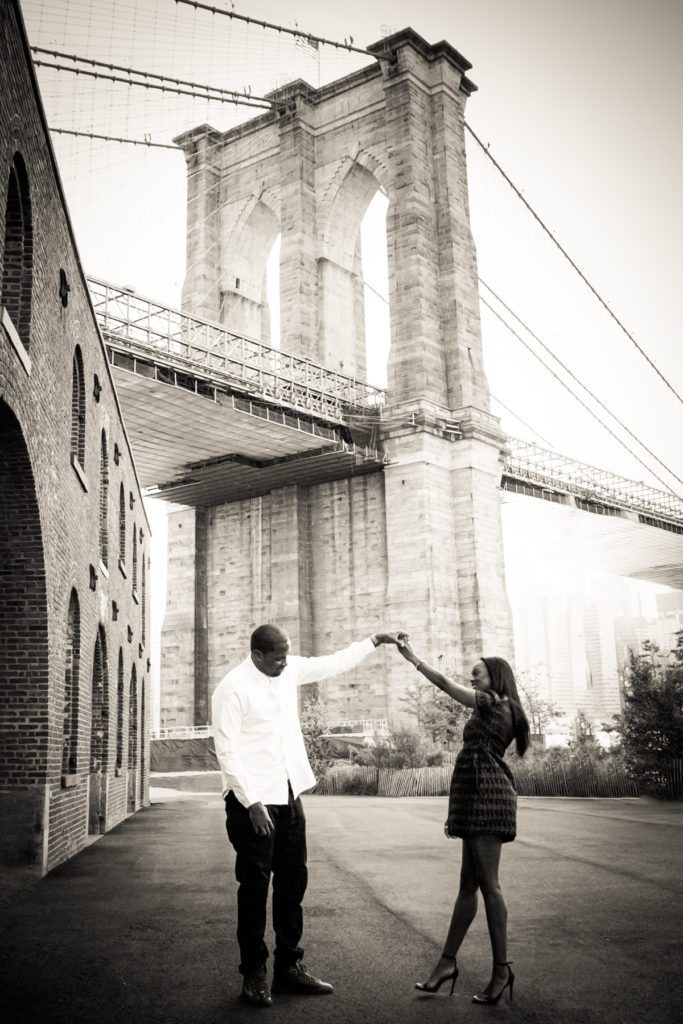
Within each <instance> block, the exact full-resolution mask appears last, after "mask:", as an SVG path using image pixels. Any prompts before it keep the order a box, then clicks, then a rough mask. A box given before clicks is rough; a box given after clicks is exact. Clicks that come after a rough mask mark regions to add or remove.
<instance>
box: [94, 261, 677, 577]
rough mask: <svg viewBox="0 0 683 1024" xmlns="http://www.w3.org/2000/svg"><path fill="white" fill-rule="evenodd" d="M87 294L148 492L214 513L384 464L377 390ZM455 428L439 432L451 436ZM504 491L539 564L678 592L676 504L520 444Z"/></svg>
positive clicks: (120, 300)
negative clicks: (580, 567) (581, 567)
mask: <svg viewBox="0 0 683 1024" xmlns="http://www.w3.org/2000/svg"><path fill="white" fill-rule="evenodd" d="M89 285H90V291H91V296H92V300H93V305H94V308H95V313H96V315H97V317H98V321H99V324H100V328H101V330H102V333H103V336H104V339H105V343H106V345H107V350H108V353H109V359H110V363H111V366H112V371H113V375H114V380H115V383H116V387H117V391H118V395H119V399H120V402H121V405H122V409H123V416H124V421H125V423H126V428H127V430H128V433H129V436H130V439H131V443H132V446H133V451H134V453H135V461H136V466H137V469H138V474H139V476H140V480H141V483H142V485H143V487H145V488H146V491H147V493H148V494H149V495H153V496H155V497H159V498H163V499H165V500H166V501H170V502H174V503H177V504H180V505H190V506H209V505H215V504H219V503H222V502H228V501H235V500H238V499H240V498H249V497H255V496H257V495H259V494H265V493H267V492H268V491H270V490H272V489H274V488H276V487H282V486H284V485H286V484H295V483H300V484H316V483H322V482H324V481H328V480H336V479H343V478H346V477H349V476H353V475H357V474H359V473H367V472H376V471H379V470H381V469H382V468H383V467H384V465H386V459H385V456H384V454H383V453H382V447H381V428H382V409H383V407H384V404H385V394H384V392H383V391H381V390H380V389H378V388H374V387H372V386H371V385H368V384H367V383H365V382H363V381H359V380H357V379H355V378H353V377H348V376H345V375H344V374H341V373H337V372H335V371H331V370H327V369H325V367H322V366H320V365H319V364H317V363H315V362H313V361H312V360H309V359H303V358H300V357H297V356H292V355H290V354H288V353H285V352H281V351H279V350H278V349H274V348H272V347H270V346H268V345H265V344H263V343H262V342H260V341H257V340H255V339H252V338H246V337H243V336H241V335H236V334H234V333H232V332H231V331H229V330H227V329H226V328H225V327H223V326H221V325H219V324H212V323H209V322H208V321H205V320H201V319H199V318H197V317H192V316H189V315H188V314H186V313H183V312H181V311H180V310H175V309H171V308H169V307H167V306H163V305H160V304H159V303H156V302H154V301H153V300H152V299H148V298H145V297H143V296H140V295H137V294H136V293H134V292H133V291H132V290H130V289H126V288H120V287H117V286H115V285H111V284H108V283H106V282H103V281H99V280H97V279H95V278H90V279H89ZM457 427H458V424H457V423H448V424H444V430H445V431H447V433H448V434H449V436H451V437H457V436H458V434H457ZM501 486H502V488H503V489H504V491H505V499H504V500H505V502H506V505H507V507H508V511H506V515H508V516H509V517H516V518H517V519H518V520H522V519H523V520H525V521H526V523H527V525H528V529H527V536H528V537H529V543H530V544H531V545H532V546H533V552H532V553H533V554H534V556H535V557H539V556H540V555H541V554H543V553H545V555H546V557H547V558H548V559H550V560H551V561H552V560H555V561H557V560H558V559H559V560H560V561H561V559H562V557H564V558H566V559H568V560H569V561H571V562H572V563H573V564H577V563H583V564H585V565H589V566H590V567H591V568H593V569H597V570H600V571H604V572H609V573H616V574H618V575H624V576H633V577H635V578H639V579H644V580H649V581H651V582H655V583H661V584H665V585H667V586H672V587H678V588H683V500H681V499H680V498H676V497H675V496H673V495H670V494H666V493H665V492H662V491H658V490H655V489H654V488H650V487H647V486H645V485H643V484H641V483H637V482H635V481H630V480H625V479H623V478H621V477H617V476H615V475H614V474H611V473H608V472H605V471H604V470H599V469H596V468H595V467H592V466H587V465H584V464H582V463H578V462H575V461H572V460H569V459H567V458H564V457H563V456H562V455H559V454H558V453H556V452H551V451H548V450H546V449H543V448H540V447H538V446H537V445H534V444H529V443H527V442H524V441H519V440H516V439H514V438H509V439H508V452H507V456H506V459H505V463H504V467H503V474H502V478H501ZM537 499H543V505H541V503H540V502H539V501H538V500H537ZM550 506H553V507H552V509H551V508H550ZM599 517H600V518H599Z"/></svg>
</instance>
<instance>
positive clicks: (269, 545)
mask: <svg viewBox="0 0 683 1024" xmlns="http://www.w3.org/2000/svg"><path fill="white" fill-rule="evenodd" d="M371 49H375V50H376V52H377V53H381V54H383V55H384V57H385V58H388V59H383V60H380V61H378V62H377V63H376V64H374V65H371V66H369V67H366V68H364V69H363V70H361V71H358V72H356V73H354V74H352V75H350V76H348V77H346V78H344V79H340V80H339V81H337V82H333V83H331V84H329V85H325V86H323V87H322V88H319V89H314V88H312V87H311V86H309V85H308V84H307V83H305V82H302V81H296V82H293V83H290V84H289V85H287V86H283V87H281V88H280V89H278V90H276V91H275V92H274V93H273V94H272V96H273V98H274V99H275V100H277V101H278V103H279V104H280V108H279V109H278V110H274V111H272V112H267V113H266V114H264V115H262V116H260V117H258V118H255V119H254V120H252V121H249V122H247V123H245V124H243V125H240V126H239V127H236V128H234V129H231V130H230V131H228V132H225V133H220V132H217V131H215V130H214V129H212V128H211V127H209V126H208V125H203V126H200V127H198V128H196V129H193V130H192V131H190V132H187V133H186V134H185V135H183V136H180V137H179V139H178V140H177V141H178V143H179V145H181V146H182V148H183V149H184V151H185V154H186V159H187V165H188V172H189V181H190V186H189V188H190V194H189V200H188V223H187V233H188V267H189V268H190V269H189V270H188V273H187V277H186V280H185V285H184V296H183V297H184V303H185V306H186V308H187V309H188V310H190V311H192V312H196V313H203V314H204V315H206V316H209V317H212V318H214V319H220V320H221V321H222V322H223V323H224V324H226V325H227V326H228V327H231V328H232V329H234V330H236V331H239V330H240V329H244V330H246V329H247V327H249V331H250V332H254V331H258V330H259V325H261V334H260V337H261V338H262V339H263V340H265V341H268V337H267V335H266V334H265V325H266V324H267V323H268V317H267V315H266V313H265V307H267V299H266V293H265V288H266V285H265V280H266V276H265V269H266V262H267V259H268V255H269V253H270V250H271V247H272V245H273V242H274V241H275V238H276V237H277V235H278V233H279V234H280V235H281V255H280V300H281V301H280V307H281V322H282V336H281V345H282V348H283V349H285V350H287V351H291V352H293V353H296V354H301V355H306V356H309V357H311V358H313V359H315V360H317V361H319V362H321V363H323V365H325V366H327V367H328V368H330V369H338V370H341V371H343V372H344V373H349V374H357V375H358V376H360V377H363V376H364V374H365V367H366V356H365V333H364V318H363V313H362V303H360V302H359V295H360V294H362V277H361V263H360V248H359V245H360V241H359V240H360V225H361V221H362V219H363V216H364V214H365V211H366V210H367V207H368V205H369V203H370V201H371V200H372V198H373V196H374V195H375V194H376V192H377V190H378V189H380V188H381V189H383V190H384V192H385V193H386V195H387V197H388V200H389V205H388V212H387V253H388V263H389V299H390V330H391V348H390V353H389V361H388V390H387V404H386V407H385V409H384V410H383V413H382V422H381V427H380V443H381V444H382V445H383V447H384V450H385V453H386V455H387V456H388V460H389V461H388V464H387V465H386V467H385V468H384V469H380V470H379V471H378V472H376V473H374V474H370V475H366V476H358V477H354V476H353V475H352V476H350V478H349V479H347V480H343V481H338V482H336V483H326V484H319V485H316V486H314V487H298V486H291V487H286V488H282V489H280V490H277V491H272V492H270V493H264V494H263V495H261V496H259V497H258V498H253V499H250V500H249V501H241V502H235V503H233V504H230V505H222V506H218V507H215V508H211V509H209V510H207V511H208V517H207V520H206V529H205V533H203V534H202V545H201V551H200V557H201V559H202V564H203V565H205V580H206V586H205V587H202V590H201V595H199V596H198V591H197V587H196V584H195V580H194V568H193V565H192V561H193V559H196V557H197V555H196V552H195V553H194V554H193V552H192V550H191V542H190V539H189V534H183V535H182V537H181V530H180V529H179V528H176V526H175V525H171V527H170V531H169V533H170V536H171V537H172V538H173V540H172V543H171V554H170V559H171V562H170V574H169V593H170V594H171V595H172V597H171V598H170V600H171V604H170V605H169V614H168V620H167V628H166V632H167V633H168V638H169V641H170V639H171V634H173V643H174V644H175V645H176V647H177V654H176V655H175V656H173V657H171V655H170V654H169V653H167V655H166V657H167V659H168V664H167V665H165V666H162V668H163V671H162V715H165V716H167V718H168V720H169V721H170V720H171V719H172V718H173V719H174V721H175V722H176V723H177V724H179V725H181V724H188V725H189V724H193V720H192V714H193V713H194V712H193V709H195V711H196V708H197V707H198V706H199V703H198V702H197V700H196V699H195V700H194V701H192V700H191V699H190V696H189V695H190V694H191V693H192V692H193V687H194V675H195V672H196V668H197V666H196V664H195V661H196V656H195V655H193V653H192V652H193V651H196V650H200V651H202V652H204V653H202V657H205V658H206V659H207V663H206V665H205V666H203V671H204V678H206V680H207V686H208V688H209V689H212V688H213V687H214V686H215V685H216V684H217V683H218V682H219V681H220V679H221V677H222V675H223V674H224V672H225V671H227V669H228V668H230V667H231V666H232V665H234V664H235V662H236V661H237V660H239V659H241V658H242V657H244V656H245V654H246V652H247V649H248V638H249V633H250V632H251V630H252V629H253V628H254V627H255V626H256V625H258V624H259V623H260V622H263V621H275V622H278V623H279V624H280V625H282V626H283V627H284V628H286V629H287V630H288V631H289V634H290V637H291V640H292V649H293V651H294V652H295V653H301V654H322V653H326V652H328V651H331V650H334V649H337V648H339V647H342V646H344V645H345V644H347V643H349V642H351V641H352V640H354V639H358V638H360V637H362V636H363V635H366V634H367V633H370V632H372V631H373V630H375V629H378V628H389V627H394V628H396V627H399V626H402V627H405V628H407V629H408V630H409V632H410V633H411V635H412V636H413V638H414V640H415V643H416V646H417V648H418V650H419V651H420V654H421V656H423V657H425V658H426V659H427V660H429V661H431V662H432V663H434V664H436V665H438V666H440V667H441V668H442V669H443V670H444V671H445V672H446V673H454V674H457V673H460V672H466V671H467V670H468V669H469V666H470V664H471V663H472V661H473V660H476V658H477V657H479V656H480V655H481V654H482V653H483V654H486V653H489V654H493V653H496V654H500V655H503V656H506V657H511V655H512V639H511V637H512V633H511V618H510V609H509V605H508V600H507V595H506V589H505V578H504V570H503V554H502V532H501V512H500V493H501V492H500V473H501V453H502V447H503V445H504V437H503V435H502V433H501V431H500V427H499V424H498V421H497V420H496V419H495V418H494V417H493V416H492V415H491V413H490V408H489V391H488V384H487V381H486V376H485V373H484V369H483V360H482V347H481V330H480V322H479V296H478V289H477V261H476V252H475V247H474V243H473V239H472V233H471V228H470V218H469V205H468V191H467V190H468V186H467V167H466V155H465V136H464V116H465V103H466V100H467V97H468V96H469V95H470V93H471V92H472V90H473V89H474V88H475V87H474V86H473V84H472V83H471V82H470V81H469V79H468V78H467V76H466V72H467V70H468V69H469V64H468V63H467V61H465V60H464V58H463V57H462V56H461V55H460V54H459V53H458V52H457V51H456V50H454V49H453V48H452V47H451V46H450V45H449V44H448V43H439V44H436V45H430V44H428V43H427V42H425V40H423V39H422V38H421V37H420V36H418V35H417V34H416V33H415V32H413V31H412V30H411V29H406V30H403V31H401V32H398V33H396V34H394V35H393V36H390V37H388V38H387V39H384V40H382V41H380V43H377V44H375V47H371ZM216 225H218V226H219V228H220V230H219V232H218V236H217V228H216ZM191 515H192V513H188V512H178V513H177V514H175V515H174V516H173V517H172V520H171V521H172V523H173V522H174V521H176V522H177V523H178V525H179V524H180V522H181V521H182V522H183V524H184V523H185V522H187V528H188V529H190V530H191V525H190V520H191ZM183 528H185V527H183ZM202 571H204V570H202ZM196 600H203V601H205V602H206V609H205V618H202V616H201V615H198V614H197V611H196V609H194V602H195V601H196ZM180 609H183V613H182V615H181V613H180ZM181 618H182V623H181ZM198 621H202V622H205V623H206V630H207V638H206V644H205V645H202V644H199V645H198V644H197V637H196V636H195V630H196V626H195V623H196V622H198ZM180 626H182V628H180V629H179V627H180ZM413 681H414V676H413V675H412V674H411V673H410V670H409V669H408V668H407V666H406V665H405V663H404V662H402V661H401V660H400V659H398V658H396V657H395V656H394V657H393V658H392V657H391V656H390V654H387V653H386V652H385V651H381V652H379V653H378V654H377V655H375V656H373V657H372V658H369V659H368V661H367V662H366V663H365V664H364V665H362V666H361V667H360V668H359V669H357V670H356V671H355V672H353V673H351V674H350V675H349V677H348V678H341V679H339V680H334V681H331V682H328V683H327V684H326V685H325V686H324V687H322V688H321V689H322V690H323V692H324V696H325V697H326V699H327V702H328V705H329V712H330V717H331V718H332V719H348V718H354V717H388V718H398V717H400V716H401V715H402V708H403V707H404V705H402V703H401V696H402V695H403V693H404V692H405V689H406V687H407V686H408V685H410V684H411V683H412V682H413ZM183 715H185V717H184V718H183ZM162 724H163V723H162ZM196 724H202V723H200V722H196Z"/></svg>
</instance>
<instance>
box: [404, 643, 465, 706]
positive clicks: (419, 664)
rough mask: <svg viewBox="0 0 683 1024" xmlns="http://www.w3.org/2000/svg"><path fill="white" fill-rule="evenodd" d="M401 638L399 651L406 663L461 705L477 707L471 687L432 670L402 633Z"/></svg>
mask: <svg viewBox="0 0 683 1024" xmlns="http://www.w3.org/2000/svg"><path fill="white" fill-rule="evenodd" d="M399 638H400V639H401V643H400V644H399V647H398V649H399V651H400V652H401V654H402V655H403V657H404V658H405V659H406V661H409V662H410V664H411V665H414V666H415V668H416V669H417V670H418V672H420V673H421V675H423V676H424V677H425V679H428V680H429V682H430V683H433V684H434V686H437V687H438V688H439V689H440V690H443V692H444V693H447V694H448V696H449V697H452V698H453V700H457V701H458V702H459V703H460V704H464V705H465V707H468V708H473V707H474V706H475V703H476V701H475V693H474V690H473V689H472V687H471V686H463V685H462V683H456V682H455V680H454V679H449V678H448V676H445V675H443V674H442V673H441V672H438V671H437V670H436V669H435V668H432V666H431V665H428V664H427V662H426V661H422V660H421V659H420V658H418V656H417V655H416V654H415V651H414V650H413V648H412V647H411V646H410V643H409V642H408V640H407V638H404V637H403V636H402V634H400V633H399Z"/></svg>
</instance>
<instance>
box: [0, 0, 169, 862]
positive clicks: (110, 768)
mask: <svg viewBox="0 0 683 1024" xmlns="http://www.w3.org/2000/svg"><path fill="white" fill-rule="evenodd" d="M0 272H1V276H2V294H1V296H0V318H1V327H0V575H1V577H2V583H1V586H0V817H1V819H2V826H1V829H0V863H1V864H3V865H17V866H29V867H32V868H33V869H34V870H35V871H36V872H37V873H43V874H44V873H45V872H47V871H49V870H50V869H51V868H53V867H55V866H56V865H57V864H59V863H60V862H62V861H64V860H65V859H67V858H68V857H70V856H72V855H73V854H74V853H76V852H77V851H78V850H80V849H81V848H82V847H83V846H84V845H85V844H86V843H87V842H88V837H89V835H92V834H97V833H101V832H105V831H107V830H108V829H110V828H112V827H113V826H114V825H115V824H117V823H118V822H119V821H121V820H122V819H123V818H124V817H125V816H126V815H127V814H129V813H130V812H132V811H134V810H136V809H137V808H139V807H141V806H143V805H144V804H145V803H147V802H148V765H149V757H148V749H149V747H148V720H149V703H150V702H149V659H148V634H149V623H148V608H147V607H146V606H147V605H148V604H149V602H148V601H147V599H146V589H147V581H148V578H149V556H148V552H149V546H150V545H149V532H150V531H149V524H148V521H147V518H146V516H145V511H144V508H143V503H142V498H141V492H140V487H139V484H138V480H137V477H136V472H135V467H134V464H133V459H132V455H131V450H130V445H129V443H128V438H127V436H126V432H125V428H124V425H123V422H122V419H121V411H120V408H119V403H118V400H117V396H116V393H115V391H114V386H113V383H112V377H111V373H110V370H109V365H108V362H107V356H106V351H105V348H104V345H103V342H102V338H101V336H100V334H99V331H98V328H97V325H96V322H95V316H94V313H93V310H92V306H91V302H90V297H89V294H88V289H87V285H86V281H85V277H84V272H83V268H82V266H81V263H80V259H79V255H78V251H77V248H76V243H75V240H74V236H73V230H72V227H71V224H70V221H69V217H68V213H67V208H66V202H65V198H64V193H63V190H62V186H61V183H60V179H59V174H58V170H57V165H56V161H55V156H54V153H53V150H52V147H51V145H50V139H49V134H48V129H47V124H46V120H45V114H44V111H43V108H42V105H41V100H40V93H39V89H38V84H37V80H36V76H35V72H34V70H33V65H32V60H31V53H30V49H29V45H28V41H27V37H26V33H25V29H24V26H23V22H22V17H21V12H20V8H19V4H18V3H17V2H16V0H0Z"/></svg>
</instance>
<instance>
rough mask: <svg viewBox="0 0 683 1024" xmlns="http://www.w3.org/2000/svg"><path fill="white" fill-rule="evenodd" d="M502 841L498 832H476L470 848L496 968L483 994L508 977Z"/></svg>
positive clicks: (489, 991)
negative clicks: (499, 874) (499, 877)
mask: <svg viewBox="0 0 683 1024" xmlns="http://www.w3.org/2000/svg"><path fill="white" fill-rule="evenodd" d="M500 850H501V841H500V838H499V837H498V836H495V835H485V834H481V835H476V836H472V837H471V838H470V851H471V854H472V859H473V861H474V869H475V872H476V877H477V881H478V882H479V888H480V889H481V894H482V896H483V898H484V906H485V908H486V923H487V924H488V929H489V937H490V939H491V952H492V954H493V971H492V974H491V980H490V981H489V983H488V985H487V986H486V988H485V989H484V992H483V994H484V995H496V993H497V992H498V991H500V988H501V986H502V985H503V984H504V983H505V982H506V981H507V979H508V971H507V968H506V967H504V966H501V965H502V964H505V963H506V961H507V958H508V949H507V920H508V912H507V907H506V905H505V899H504V898H503V892H502V889H501V887H500V882H499V881H498V866H499V864H500Z"/></svg>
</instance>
